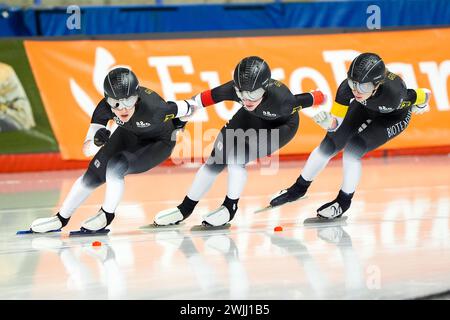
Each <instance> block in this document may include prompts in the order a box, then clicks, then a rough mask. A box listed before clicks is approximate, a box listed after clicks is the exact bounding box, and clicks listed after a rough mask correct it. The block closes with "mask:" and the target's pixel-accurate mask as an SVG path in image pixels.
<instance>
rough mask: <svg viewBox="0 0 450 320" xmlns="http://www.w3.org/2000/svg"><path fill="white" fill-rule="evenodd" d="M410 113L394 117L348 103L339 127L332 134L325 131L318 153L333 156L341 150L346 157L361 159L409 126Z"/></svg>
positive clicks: (402, 113) (408, 111)
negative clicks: (348, 105)
mask: <svg viewBox="0 0 450 320" xmlns="http://www.w3.org/2000/svg"><path fill="white" fill-rule="evenodd" d="M410 120H411V110H409V109H408V110H404V111H403V112H401V113H397V114H378V113H374V112H370V111H368V110H367V109H365V108H364V107H362V106H361V105H359V104H351V105H350V107H349V109H348V113H347V114H346V116H345V118H344V120H343V122H342V124H341V125H340V126H339V128H338V129H337V130H336V131H335V132H328V133H327V135H326V136H325V138H324V139H323V140H322V142H321V144H320V151H321V152H322V153H324V154H325V155H327V156H334V155H335V154H337V153H338V152H339V151H340V150H342V149H343V148H344V147H345V152H346V153H348V155H350V156H352V157H356V158H361V157H363V156H364V155H365V154H366V153H367V152H369V151H371V150H374V149H376V148H378V147H379V146H381V145H383V144H385V143H386V142H388V141H389V140H391V139H393V138H395V137H396V136H398V135H399V134H400V133H401V132H403V131H404V130H405V129H406V128H407V127H408V125H409V121H410Z"/></svg>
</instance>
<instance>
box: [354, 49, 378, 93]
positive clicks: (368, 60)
mask: <svg viewBox="0 0 450 320" xmlns="http://www.w3.org/2000/svg"><path fill="white" fill-rule="evenodd" d="M347 77H348V79H350V80H352V81H355V82H358V83H366V82H372V83H373V84H374V85H377V84H378V83H380V82H382V81H383V80H384V78H385V77H386V66H385V65H384V62H383V60H382V59H381V58H380V56H379V55H377V54H375V53H370V52H368V53H362V54H360V55H359V56H357V57H356V58H355V60H353V61H352V64H351V65H350V68H349V69H348V73H347Z"/></svg>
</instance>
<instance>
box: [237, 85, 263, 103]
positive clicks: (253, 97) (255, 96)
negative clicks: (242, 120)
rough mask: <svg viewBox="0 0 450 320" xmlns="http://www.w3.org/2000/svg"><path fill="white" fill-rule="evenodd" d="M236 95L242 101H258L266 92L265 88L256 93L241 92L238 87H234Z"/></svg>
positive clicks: (255, 91)
mask: <svg viewBox="0 0 450 320" xmlns="http://www.w3.org/2000/svg"><path fill="white" fill-rule="evenodd" d="M234 90H236V94H237V96H238V98H239V99H241V100H249V101H258V100H259V99H261V98H262V97H263V95H264V93H265V92H266V90H264V89H263V88H259V89H256V90H254V91H241V90H239V88H238V87H234Z"/></svg>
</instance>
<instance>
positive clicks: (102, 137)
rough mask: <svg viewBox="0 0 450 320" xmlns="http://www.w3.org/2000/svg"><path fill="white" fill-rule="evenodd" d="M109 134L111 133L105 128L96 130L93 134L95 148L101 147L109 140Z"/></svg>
mask: <svg viewBox="0 0 450 320" xmlns="http://www.w3.org/2000/svg"><path fill="white" fill-rule="evenodd" d="M110 134H111V131H109V130H108V129H106V128H101V129H99V130H97V132H96V133H95V136H94V144H95V145H96V146H97V147H101V146H102V145H104V144H105V143H106V142H107V141H108V140H109V136H110Z"/></svg>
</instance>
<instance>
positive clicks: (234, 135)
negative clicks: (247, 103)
mask: <svg viewBox="0 0 450 320" xmlns="http://www.w3.org/2000/svg"><path fill="white" fill-rule="evenodd" d="M298 126H299V115H298V113H295V114H293V115H291V116H290V117H288V118H287V119H284V120H282V121H279V120H278V121H277V120H272V121H268V120H263V119H261V118H258V117H256V116H254V115H251V114H250V113H249V112H248V111H246V110H245V109H244V108H241V109H239V110H238V112H237V113H236V114H235V115H234V116H233V117H232V118H231V119H230V121H229V122H228V123H227V124H226V125H225V126H224V127H223V128H222V129H221V130H220V133H219V135H218V136H217V138H216V141H215V142H214V148H213V151H212V153H211V156H210V157H209V158H208V160H207V161H206V165H207V166H208V168H209V169H211V170H213V171H215V172H221V171H222V170H223V169H224V168H225V166H227V165H228V164H237V165H242V166H245V165H246V164H247V163H249V162H251V161H253V160H256V159H260V158H263V157H265V156H267V155H270V154H272V153H274V152H275V151H277V150H278V149H280V148H282V147H283V146H285V145H286V144H287V143H288V142H289V141H291V140H292V138H294V136H295V134H296V133H297V129H298Z"/></svg>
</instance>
